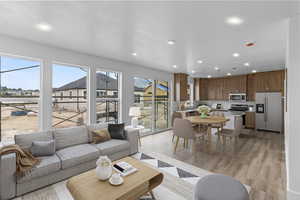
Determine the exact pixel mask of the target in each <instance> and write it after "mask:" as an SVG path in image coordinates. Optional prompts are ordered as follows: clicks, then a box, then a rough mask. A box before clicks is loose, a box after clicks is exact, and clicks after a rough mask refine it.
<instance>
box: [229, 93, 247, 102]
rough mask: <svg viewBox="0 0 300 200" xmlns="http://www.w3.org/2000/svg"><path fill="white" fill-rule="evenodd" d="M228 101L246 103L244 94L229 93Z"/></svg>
mask: <svg viewBox="0 0 300 200" xmlns="http://www.w3.org/2000/svg"><path fill="white" fill-rule="evenodd" d="M229 101H231V102H246V101H247V98H246V94H245V93H231V94H229Z"/></svg>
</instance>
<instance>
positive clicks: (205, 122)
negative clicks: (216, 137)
mask: <svg viewBox="0 0 300 200" xmlns="http://www.w3.org/2000/svg"><path fill="white" fill-rule="evenodd" d="M186 119H188V120H189V121H190V122H191V123H192V124H195V125H199V129H200V126H201V125H202V126H207V136H208V141H209V142H211V136H212V131H211V129H212V125H215V124H219V125H220V127H221V128H223V126H224V125H225V124H226V122H228V121H229V120H230V119H228V118H226V117H222V116H206V117H204V118H203V117H201V116H200V115H197V116H190V117H186Z"/></svg>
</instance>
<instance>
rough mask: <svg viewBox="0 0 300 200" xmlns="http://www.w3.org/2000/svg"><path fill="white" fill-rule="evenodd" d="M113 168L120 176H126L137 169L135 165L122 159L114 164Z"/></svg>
mask: <svg viewBox="0 0 300 200" xmlns="http://www.w3.org/2000/svg"><path fill="white" fill-rule="evenodd" d="M113 169H114V170H115V171H116V172H118V173H120V174H121V175H122V176H128V175H130V174H132V173H134V172H136V171H137V169H136V168H135V167H133V166H132V165H131V164H129V163H127V162H124V161H122V162H118V163H116V164H114V165H113Z"/></svg>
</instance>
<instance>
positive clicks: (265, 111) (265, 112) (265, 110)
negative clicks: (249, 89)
mask: <svg viewBox="0 0 300 200" xmlns="http://www.w3.org/2000/svg"><path fill="white" fill-rule="evenodd" d="M264 120H265V122H266V121H267V97H265V104H264Z"/></svg>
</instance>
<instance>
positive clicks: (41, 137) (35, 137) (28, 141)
mask: <svg viewBox="0 0 300 200" xmlns="http://www.w3.org/2000/svg"><path fill="white" fill-rule="evenodd" d="M52 139H53V134H52V131H42V132H35V133H27V134H20V135H15V143H16V144H17V145H19V146H20V147H21V148H22V149H26V150H28V151H30V148H31V146H32V142H33V141H49V140H52Z"/></svg>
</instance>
